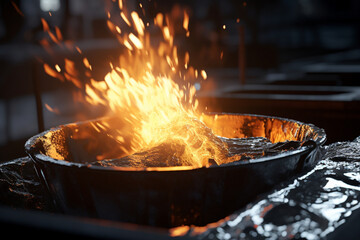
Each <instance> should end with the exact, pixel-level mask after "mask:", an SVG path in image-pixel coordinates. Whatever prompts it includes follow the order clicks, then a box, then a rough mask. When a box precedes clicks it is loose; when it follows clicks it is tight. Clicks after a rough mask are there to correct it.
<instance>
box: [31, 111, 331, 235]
mask: <svg viewBox="0 0 360 240" xmlns="http://www.w3.org/2000/svg"><path fill="white" fill-rule="evenodd" d="M94 122H95V121H88V122H79V123H75V124H68V125H64V126H60V127H57V128H54V129H51V130H49V131H46V132H43V133H41V134H39V135H37V136H34V137H32V138H30V139H29V140H28V141H27V142H26V144H25V149H26V152H27V153H28V154H29V155H30V156H31V158H32V159H33V161H34V162H35V167H36V170H37V174H38V175H39V177H40V178H41V179H42V180H43V182H44V184H46V186H47V188H48V190H49V193H50V195H51V196H52V198H53V200H54V203H55V205H56V206H57V207H58V209H59V210H60V211H62V212H63V213H66V214H71V215H78V216H86V217H95V218H102V219H110V220H115V221H122V222H130V223H136V224H144V225H151V226H157V227H166V228H168V227H175V226H180V225H184V224H186V225H187V224H194V225H205V224H207V223H210V222H214V221H217V220H219V219H221V218H223V217H225V216H227V215H229V214H231V213H232V212H234V211H235V210H237V209H239V208H241V207H243V206H244V205H245V204H247V203H248V202H250V201H252V200H254V199H255V198H256V196H257V195H259V194H260V193H263V192H265V191H268V190H270V189H271V188H272V187H273V186H274V185H276V184H278V183H280V182H281V181H284V180H285V179H287V178H290V177H292V176H293V175H295V174H297V173H299V172H301V171H303V170H304V169H309V168H311V167H313V166H314V164H315V163H316V161H317V160H318V159H319V154H321V153H320V150H319V147H320V145H322V144H323V143H324V142H325V140H326V135H325V132H324V130H323V129H320V128H317V127H315V126H313V125H311V124H304V123H301V122H298V121H294V120H289V119H282V118H276V117H267V116H258V115H240V114H238V115H235V114H219V115H216V117H215V115H207V116H205V118H204V122H205V123H206V124H207V125H208V126H209V127H211V128H213V130H214V132H215V133H216V134H217V135H220V136H224V137H258V136H261V137H267V138H269V139H270V140H271V141H273V142H277V141H283V140H298V141H302V142H303V143H304V144H303V145H302V147H301V148H299V149H296V150H289V151H286V152H283V153H280V154H278V155H275V156H269V157H262V158H258V159H253V160H249V161H238V162H233V163H230V164H224V165H220V166H212V167H207V168H205V167H204V168H195V169H194V168H187V167H184V168H182V167H178V168H177V167H175V168H150V169H134V168H129V169H127V168H120V167H102V166H95V165H92V164H89V162H91V161H92V160H89V159H91V158H94V152H91V151H94V150H91V151H90V150H89V148H88V146H89V144H91V145H92V148H91V149H94V145H95V146H96V144H99V148H98V149H97V150H95V151H97V152H101V151H109V150H111V149H112V148H113V146H114V145H112V144H111V140H109V139H107V138H106V134H104V133H102V134H100V133H97V132H95V131H94V132H90V133H89V131H91V130H90V129H92V128H91V126H90V125H91V124H93V123H94ZM81 132H86V134H83V138H82V139H79V138H76V139H74V137H73V136H74V134H79V133H81ZM104 143H105V144H104ZM100 146H102V147H100ZM95 149H96V148H95ZM84 158H85V159H84ZM86 158H89V159H86Z"/></svg>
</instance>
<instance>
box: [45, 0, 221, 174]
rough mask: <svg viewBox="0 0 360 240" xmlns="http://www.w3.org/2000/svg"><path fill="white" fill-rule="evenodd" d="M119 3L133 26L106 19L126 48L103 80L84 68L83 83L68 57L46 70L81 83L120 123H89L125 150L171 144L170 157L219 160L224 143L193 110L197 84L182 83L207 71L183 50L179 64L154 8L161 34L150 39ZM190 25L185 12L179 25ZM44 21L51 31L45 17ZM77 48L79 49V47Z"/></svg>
mask: <svg viewBox="0 0 360 240" xmlns="http://www.w3.org/2000/svg"><path fill="white" fill-rule="evenodd" d="M119 8H120V10H121V12H120V16H121V18H122V19H123V20H124V22H125V23H126V24H127V25H128V26H129V27H131V31H130V32H127V31H121V29H120V27H119V26H117V25H115V23H113V22H111V21H110V20H108V21H107V25H108V27H109V29H110V30H111V31H112V32H113V33H114V34H115V35H116V37H117V39H118V41H119V42H120V44H121V45H123V46H125V47H126V48H127V51H125V53H124V54H123V55H121V56H120V57H119V65H118V66H115V65H114V64H112V63H110V67H111V71H110V72H109V73H107V74H106V76H105V77H104V79H103V80H100V81H97V80H94V79H92V78H91V73H90V72H89V71H88V72H87V73H86V74H85V75H86V76H88V77H89V78H90V80H89V81H88V82H87V83H85V84H84V83H82V81H80V79H79V73H78V72H77V70H76V68H75V63H74V62H73V61H71V60H69V59H65V63H64V71H61V69H60V67H59V66H58V65H57V66H55V68H56V70H53V69H52V68H51V67H50V66H48V65H47V64H45V65H44V69H45V71H46V72H47V73H48V74H49V75H51V76H53V77H59V78H61V77H62V78H63V79H64V78H65V79H67V80H68V81H70V82H72V83H73V84H74V85H75V86H76V87H78V88H84V89H85V92H86V96H85V99H86V101H87V102H88V103H90V104H93V105H103V106H105V107H108V108H109V110H110V111H111V113H112V114H113V115H115V116H116V117H117V119H118V123H111V124H110V123H107V122H106V121H104V123H102V124H101V125H95V124H93V128H94V129H95V130H96V131H105V130H109V129H112V131H111V134H109V137H112V138H113V139H114V140H115V141H116V142H118V144H119V145H118V146H117V147H118V148H119V149H121V150H122V151H123V152H124V154H125V155H128V154H131V153H135V152H141V151H146V150H148V149H151V148H154V147H156V146H159V145H161V144H163V143H171V145H170V147H171V148H174V151H175V152H176V154H175V153H174V156H173V157H175V155H176V157H178V158H179V161H181V165H183V166H192V167H202V166H207V165H208V164H209V159H214V160H215V161H216V162H217V163H218V164H220V163H221V161H222V159H224V156H225V154H226V146H225V145H224V143H222V142H221V141H220V140H219V139H218V138H216V137H215V135H214V134H213V133H212V131H211V129H209V128H207V127H206V126H205V125H204V124H203V123H202V122H201V121H200V120H198V119H200V117H201V114H200V113H199V112H198V111H197V107H198V101H197V100H196V99H195V93H196V89H195V87H194V86H192V85H191V84H189V83H187V82H186V80H187V79H189V78H194V77H195V78H196V77H198V75H199V74H200V75H201V76H202V78H203V79H206V78H207V74H206V72H205V71H204V70H201V71H198V70H196V69H195V70H194V68H192V67H189V65H188V64H189V58H190V57H189V53H188V52H186V53H185V59H184V61H183V63H184V65H182V66H179V64H180V63H181V61H179V59H178V48H177V47H176V46H175V45H174V36H173V32H174V29H173V26H171V25H170V21H169V18H168V17H167V16H166V15H165V16H164V15H163V14H162V13H158V14H157V15H156V17H155V19H154V24H155V27H158V28H159V29H160V30H161V32H162V39H160V40H157V41H156V42H157V43H156V44H154V43H152V42H151V41H150V37H151V34H150V32H147V31H145V25H144V22H143V20H142V19H141V18H140V17H139V15H138V13H136V12H131V14H130V17H131V18H130V20H131V22H132V23H131V22H130V20H129V18H128V17H127V16H126V14H125V13H124V12H123V11H122V10H123V2H122V1H121V0H119ZM110 17H111V16H110V15H109V18H110ZM164 20H165V21H164ZM188 24H189V15H188V14H187V13H186V12H184V21H183V28H184V29H185V30H186V31H187V35H188ZM43 26H44V30H45V31H46V32H49V33H50V30H49V26H48V24H47V23H46V22H45V20H44V21H43ZM50 37H51V36H50ZM54 37H55V36H54ZM61 38H62V37H61V35H60V34H57V38H56V37H55V39H52V38H51V39H52V40H53V41H54V42H55V40H56V41H59V40H60V39H61ZM75 48H76V50H77V51H78V52H79V53H80V54H81V50H80V49H79V48H78V47H75ZM83 64H84V66H85V67H86V68H87V69H89V70H91V69H92V67H91V65H90V63H89V61H88V59H87V58H83ZM59 70H60V71H61V73H62V74H60V71H59ZM179 78H180V79H182V80H183V83H182V84H178V83H176V82H175V79H179ZM105 157H106V154H102V155H99V156H98V157H97V159H98V160H102V159H104V158H105ZM169 157H171V156H169Z"/></svg>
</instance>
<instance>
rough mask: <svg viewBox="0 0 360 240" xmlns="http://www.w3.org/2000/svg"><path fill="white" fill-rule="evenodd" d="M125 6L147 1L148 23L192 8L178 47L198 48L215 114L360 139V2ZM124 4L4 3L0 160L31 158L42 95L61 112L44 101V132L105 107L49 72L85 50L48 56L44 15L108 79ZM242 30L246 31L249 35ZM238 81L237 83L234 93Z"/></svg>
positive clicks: (87, 0) (92, 0) (84, 0)
mask: <svg viewBox="0 0 360 240" xmlns="http://www.w3.org/2000/svg"><path fill="white" fill-rule="evenodd" d="M126 3H127V5H128V7H129V8H130V9H136V10H138V11H141V8H140V7H139V3H141V4H142V6H143V9H145V11H146V14H145V16H144V20H145V21H149V22H150V20H151V19H152V18H153V17H154V16H155V14H156V13H157V12H159V11H160V12H167V13H170V15H171V16H172V17H173V18H174V19H177V20H179V19H180V20H181V17H182V14H183V11H184V10H186V11H187V12H189V14H190V26H189V29H190V37H189V38H185V37H184V35H183V33H182V32H181V31H180V30H179V34H178V35H177V39H176V44H178V45H179V49H180V51H189V52H190V59H191V60H190V63H191V65H193V66H195V67H198V68H202V69H206V70H207V72H208V75H209V79H208V80H207V82H205V83H202V85H201V87H202V88H201V90H200V93H202V95H201V94H199V99H200V103H201V106H202V107H205V106H206V107H207V109H208V110H209V111H227V112H242V113H257V114H267V115H274V116H281V117H289V118H294V119H297V120H301V121H305V122H311V123H314V124H316V125H318V126H319V127H323V128H325V130H326V132H327V133H328V139H329V141H330V142H334V141H340V140H353V138H355V137H356V136H358V135H359V133H360V129H359V126H358V125H359V124H358V122H359V121H360V116H359V112H360V108H359V100H360V97H359V89H358V86H359V85H360V80H359V79H358V78H359V76H360V46H359V44H360V19H359V18H360V14H359V12H360V2H359V1H356V0H343V1H335V0H293V1H286V0H276V1H265V0H248V1H238V0H227V1H224V0H213V1H205V0H195V1H189V0H187V1H176V2H175V1H165V0H159V1H154V0H150V1H149V0H144V1H127V2H126ZM15 6H16V7H17V8H18V10H17V9H16V7H15ZM116 6H117V3H116V2H115V3H114V2H112V1H110V0H108V1H103V0H73V1H71V0H14V1H9V0H2V1H1V2H0V159H1V161H5V160H9V159H12V158H15V157H20V156H24V155H25V153H24V150H23V146H24V143H25V141H26V139H28V138H29V137H31V136H33V135H34V134H36V133H37V132H38V131H39V124H38V120H39V119H38V115H37V112H39V111H37V108H36V98H35V93H36V92H38V93H39V94H40V95H41V100H42V106H43V105H44V104H45V103H46V104H48V105H50V106H51V107H53V108H56V109H57V110H58V111H59V114H54V113H52V112H50V111H48V110H46V109H45V108H44V107H42V110H43V116H44V128H45V129H48V128H50V127H53V126H56V125H58V124H63V123H68V122H73V121H79V120H85V119H89V118H94V117H97V116H101V115H102V114H103V113H104V112H103V111H101V110H99V109H96V108H91V107H89V106H87V105H84V104H82V103H79V102H76V101H74V100H73V96H72V92H73V90H74V87H73V86H72V85H71V84H64V83H61V82H60V81H58V80H56V79H53V78H51V77H49V76H47V75H46V74H44V71H43V67H42V64H43V63H44V62H46V63H56V62H57V61H60V60H61V59H63V58H64V57H68V58H71V59H73V60H74V61H75V62H76V61H78V62H81V60H82V57H81V56H80V55H79V54H78V53H77V52H71V51H69V50H67V49H64V48H61V47H58V46H56V45H50V46H49V48H50V49H52V53H51V54H49V52H47V51H46V50H45V49H44V47H43V46H41V45H40V41H41V40H42V39H46V38H48V36H47V35H46V34H45V33H44V32H43V30H42V25H41V21H40V19H41V18H44V19H46V20H47V21H48V22H49V25H50V27H51V29H52V30H54V27H55V26H58V27H59V28H60V29H61V31H62V34H63V38H64V41H65V42H68V43H69V44H73V45H76V46H79V48H80V49H81V50H82V52H83V56H86V57H87V58H88V59H89V60H90V62H91V63H92V66H93V72H94V76H96V77H97V78H98V79H102V78H103V77H104V75H105V74H106V72H107V71H108V70H109V64H108V63H109V62H110V61H112V60H114V59H117V58H118V56H119V55H120V54H121V51H122V48H121V46H120V45H119V44H118V43H117V41H116V40H115V38H114V37H113V35H112V34H111V33H110V31H109V30H108V28H107V26H106V20H107V14H106V13H107V11H110V12H111V13H112V14H117V13H118V9H117V7H116ZM49 12H50V13H51V16H50V14H49ZM180 20H179V21H180ZM179 24H181V21H180V22H179ZM223 25H225V26H226V29H223ZM180 26H181V25H180ZM239 29H244V39H241V38H240V34H239V33H240V30H239ZM242 40H244V41H243V42H241V41H242ZM240 43H244V48H241V47H240V45H241V44H240ZM239 49H240V50H241V51H239ZM221 56H222V57H221ZM239 59H243V63H244V64H243V66H244V68H241V69H239V64H240V63H239ZM240 76H244V77H243V79H242V80H243V82H242V83H245V85H244V84H242V85H241V82H240ZM249 86H250V87H249ZM289 86H291V87H290V88H289ZM229 87H230V89H232V90H230V91H229V90H226V89H227V88H229ZM223 89H225V90H223ZM222 90H223V91H222ZM215 93H218V94H215ZM227 93H231V94H230V95H229V94H227ZM225 95H226V96H227V97H224V96H225ZM319 96H320V97H319ZM38 110H39V109H38ZM40 125H41V124H40ZM40 128H41V126H40Z"/></svg>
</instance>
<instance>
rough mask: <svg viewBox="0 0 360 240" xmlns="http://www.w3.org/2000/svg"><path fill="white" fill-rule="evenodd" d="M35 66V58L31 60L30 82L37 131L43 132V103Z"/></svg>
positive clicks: (36, 65)
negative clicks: (31, 83) (34, 103)
mask: <svg viewBox="0 0 360 240" xmlns="http://www.w3.org/2000/svg"><path fill="white" fill-rule="evenodd" d="M37 67H38V64H37V60H36V59H35V60H34V61H33V71H32V73H33V74H32V82H33V90H34V95H35V101H36V114H37V122H38V132H43V131H44V130H45V127H44V113H43V104H42V99H41V89H40V79H39V75H38V69H37Z"/></svg>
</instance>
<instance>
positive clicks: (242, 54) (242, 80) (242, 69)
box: [239, 24, 246, 85]
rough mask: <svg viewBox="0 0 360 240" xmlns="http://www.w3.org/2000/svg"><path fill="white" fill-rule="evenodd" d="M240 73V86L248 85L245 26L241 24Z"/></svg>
mask: <svg viewBox="0 0 360 240" xmlns="http://www.w3.org/2000/svg"><path fill="white" fill-rule="evenodd" d="M239 40H240V42H239V71H240V84H241V85H245V83H246V78H245V76H246V72H245V71H246V70H245V68H246V59H245V56H246V55H245V26H244V25H243V24H241V25H240V26H239Z"/></svg>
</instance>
